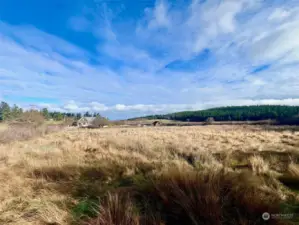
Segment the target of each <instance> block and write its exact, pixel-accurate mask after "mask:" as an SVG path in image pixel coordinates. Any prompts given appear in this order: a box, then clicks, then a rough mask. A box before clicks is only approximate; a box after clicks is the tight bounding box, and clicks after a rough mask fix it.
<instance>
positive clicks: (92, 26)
mask: <svg viewBox="0 0 299 225" xmlns="http://www.w3.org/2000/svg"><path fill="white" fill-rule="evenodd" d="M295 3H296V2H293V1H290V2H285V4H284V5H283V6H282V4H280V3H279V2H278V1H275V2H273V3H269V2H267V1H259V0H229V1H218V0H211V1H210V0H209V1H199V0H198V1H197V0H193V1H192V2H191V3H190V4H189V5H187V4H184V5H176V4H174V3H173V2H171V1H166V0H164V1H157V2H156V4H155V5H154V6H153V7H152V8H147V9H144V10H140V12H144V15H142V16H141V18H138V19H136V18H134V19H135V21H133V22H132V21H122V19H123V20H125V19H126V17H123V18H122V17H121V16H123V14H121V13H119V12H115V11H117V7H113V10H112V9H109V4H105V5H106V6H107V7H104V8H102V9H98V8H97V9H96V10H94V9H93V8H92V9H89V10H90V12H89V13H90V15H88V16H86V15H85V14H84V13H83V14H82V15H78V13H75V15H74V16H75V17H71V19H70V21H69V24H68V25H70V26H71V27H72V28H73V29H74V30H75V31H77V32H81V31H85V33H84V35H93V36H94V37H93V38H95V39H98V43H96V44H95V46H92V44H90V46H89V50H87V49H86V50H84V49H81V48H80V47H78V46H76V45H74V44H71V43H69V42H68V41H66V40H63V39H62V38H59V37H56V36H55V35H50V34H48V33H46V32H45V31H41V30H38V29H37V28H34V27H33V26H14V25H10V24H8V23H4V22H1V23H0V62H1V63H0V96H1V97H2V98H4V99H5V98H7V96H9V97H11V96H25V97H26V96H27V97H34V96H38V97H40V98H46V97H49V96H50V97H51V98H53V99H56V100H57V101H58V102H64V103H65V104H64V105H62V104H59V103H55V104H53V103H51V104H50V105H49V107H51V109H57V110H65V111H72V110H74V111H81V112H83V111H87V110H88V111H100V112H105V113H106V114H107V116H109V115H108V113H111V112H118V113H124V115H129V113H131V114H132V115H133V114H134V113H137V112H138V113H147V112H152V113H162V112H170V111H180V110H186V109H201V108H206V107H213V106H220V105H226V104H229V105H234V104H235V105H238V104H257V103H258V104H262V103H267V102H272V103H275V104H280V103H287V104H291V103H296V104H297V99H298V98H299V95H298V93H299V76H297V71H298V64H299V41H298V38H297V37H298V36H299V29H298V27H299V16H298V15H299V14H298V12H299V7H298V6H296V4H295ZM94 8H96V7H94ZM121 10H125V9H123V8H122V9H121ZM121 10H119V11H121ZM88 18H89V19H88ZM90 18H92V19H90ZM91 32H92V34H91ZM78 43H79V42H78ZM92 50H93V51H92ZM92 52H93V53H92ZM177 65H178V66H177ZM265 65H268V67H267V66H266V67H264V69H260V71H259V72H258V73H253V71H255V70H257V71H258V70H259V69H256V68H263V66H265ZM265 68H266V69H265ZM259 99H260V100H259ZM279 99H282V100H279ZM72 100H73V101H72ZM46 104H48V103H46Z"/></svg>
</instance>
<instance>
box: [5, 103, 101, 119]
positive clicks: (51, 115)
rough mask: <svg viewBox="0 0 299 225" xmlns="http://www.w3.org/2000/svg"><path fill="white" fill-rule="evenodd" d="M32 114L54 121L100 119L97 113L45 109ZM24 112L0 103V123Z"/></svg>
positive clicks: (18, 116) (18, 108)
mask: <svg viewBox="0 0 299 225" xmlns="http://www.w3.org/2000/svg"><path fill="white" fill-rule="evenodd" d="M31 111H34V112H39V113H40V114H41V115H43V117H44V118H45V119H46V120H51V119H52V120H55V121H62V120H64V119H65V118H73V119H75V120H77V119H79V118H81V117H82V116H86V117H91V116H93V117H101V115H100V114H99V113H90V112H86V113H84V114H81V113H70V112H68V113H64V112H50V111H49V110H48V109H47V108H43V109H41V110H39V111H38V110H31ZM24 113H25V111H24V110H23V109H22V108H20V107H18V106H17V105H13V106H10V105H9V104H8V103H6V102H1V103H0V121H10V120H15V119H18V118H20V117H21V116H22V115H23V114H24Z"/></svg>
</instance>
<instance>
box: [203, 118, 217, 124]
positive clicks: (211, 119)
mask: <svg viewBox="0 0 299 225" xmlns="http://www.w3.org/2000/svg"><path fill="white" fill-rule="evenodd" d="M214 122H215V119H214V118H213V117H209V118H207V119H206V121H205V124H206V125H211V124H213V123H214Z"/></svg>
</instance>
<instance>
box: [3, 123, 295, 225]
mask: <svg viewBox="0 0 299 225" xmlns="http://www.w3.org/2000/svg"><path fill="white" fill-rule="evenodd" d="M1 135H3V131H2V133H1V132H0V136H1ZM0 139H1V138H0ZM298 160H299V132H294V131H293V132H292V131H288V130H285V131H278V130H269V129H268V130H266V129H264V128H263V127H260V126H237V125H236V126H226V125H223V126H214V125H211V126H198V127H142V128H141V127H140V128H130V127H128V128H117V127H115V128H113V127H112V128H104V129H91V130H88V129H76V128H74V129H64V130H62V131H59V132H55V133H50V134H43V135H42V136H37V137H35V138H31V139H30V140H22V141H18V140H16V139H14V141H12V142H8V141H5V142H3V143H2V144H1V142H0V224H1V225H2V224H3V225H6V224H7V225H12V224H18V225H29V224H30V225H33V224H36V225H46V224H48V225H54V224H55V225H66V224H92V225H108V224H109V225H112V224H114V225H129V224H133V225H137V224H138V225H139V224H140V225H142V224H148V225H158V224H159V225H162V224H171V225H173V224H187V225H188V224H194V225H199V224H212V225H213V224H216V225H217V224H219V225H220V224H243V225H245V224H246V225H248V224H264V221H263V219H262V217H261V215H262V213H263V212H265V211H268V212H270V213H283V212H284V213H296V212H297V211H298V207H297V206H298V199H299V198H298V196H299V195H298V193H299V192H298V191H299V161H298ZM297 163H298V164H297ZM290 215H291V217H292V218H289V219H275V218H274V219H272V218H271V219H270V220H269V221H267V222H268V223H267V224H292V221H295V219H296V218H294V217H295V214H290Z"/></svg>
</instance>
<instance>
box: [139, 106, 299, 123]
mask: <svg viewBox="0 0 299 225" xmlns="http://www.w3.org/2000/svg"><path fill="white" fill-rule="evenodd" d="M298 116H299V106H284V105H256V106H228V107H219V108H212V109H207V110H199V111H185V112H177V113H170V114H165V115H152V116H145V117H139V118H134V119H168V120H178V121H190V122H202V121H206V120H207V119H208V118H209V117H213V118H214V120H215V121H247V120H251V121H257V120H268V119H271V120H278V121H280V120H285V119H287V118H294V117H298Z"/></svg>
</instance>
